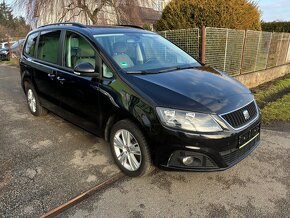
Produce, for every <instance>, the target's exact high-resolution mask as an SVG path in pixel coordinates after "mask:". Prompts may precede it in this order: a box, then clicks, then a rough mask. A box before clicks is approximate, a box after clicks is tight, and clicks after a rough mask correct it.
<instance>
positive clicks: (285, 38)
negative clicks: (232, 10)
mask: <svg viewBox="0 0 290 218" xmlns="http://www.w3.org/2000/svg"><path fill="white" fill-rule="evenodd" d="M159 34H161V35H162V36H164V37H165V38H167V39H168V40H170V41H172V42H173V43H174V44H176V45H177V46H179V47H180V48H182V49H183V50H185V51H187V53H189V54H190V55H191V56H193V57H194V58H196V59H199V60H201V59H202V58H201V55H202V54H203V53H204V54H205V57H204V58H205V64H207V65H210V66H212V67H215V68H217V69H220V70H223V71H225V72H227V73H229V74H231V75H233V76H235V75H239V74H245V73H250V72H254V71H258V70H264V69H267V68H271V67H275V66H279V65H283V64H285V63H290V33H276V32H273V33H270V32H261V31H252V30H247V31H245V30H233V29H225V28H213V27H207V28H206V34H205V39H201V35H200V30H199V29H198V28H195V29H183V30H172V31H163V32H160V33H159ZM203 41H204V42H205V51H204V52H200V48H201V47H202V45H201V43H202V42H203Z"/></svg>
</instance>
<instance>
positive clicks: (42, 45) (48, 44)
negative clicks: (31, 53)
mask: <svg viewBox="0 0 290 218" xmlns="http://www.w3.org/2000/svg"><path fill="white" fill-rule="evenodd" d="M60 33H61V31H60V30H57V31H49V32H48V31H45V32H42V33H41V35H40V37H39V42H38V48H37V58H38V59H40V60H43V61H46V62H49V63H53V64H57V60H58V48H59V39H60Z"/></svg>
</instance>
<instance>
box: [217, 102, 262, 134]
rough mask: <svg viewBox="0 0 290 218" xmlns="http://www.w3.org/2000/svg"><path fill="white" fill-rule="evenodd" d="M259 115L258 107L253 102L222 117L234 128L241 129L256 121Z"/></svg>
mask: <svg viewBox="0 0 290 218" xmlns="http://www.w3.org/2000/svg"><path fill="white" fill-rule="evenodd" d="M257 114H258V111H257V107H256V104H255V102H254V101H253V102H251V103H250V104H248V105H246V106H244V107H242V108H240V109H238V110H236V111H234V112H231V113H228V114H224V115H222V118H223V119H225V120H226V121H227V122H228V123H229V124H230V125H231V126H232V127H234V128H239V127H242V126H244V125H245V124H247V123H249V122H251V121H252V120H253V119H255V117H256V116H257Z"/></svg>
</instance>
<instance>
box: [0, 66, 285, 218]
mask: <svg viewBox="0 0 290 218" xmlns="http://www.w3.org/2000/svg"><path fill="white" fill-rule="evenodd" d="M18 71H19V70H18V69H17V68H13V67H8V66H0V123H1V124H2V125H1V128H0V217H37V216H39V215H41V214H44V213H45V212H47V211H48V210H50V209H52V208H54V207H56V206H58V205H59V204H62V203H65V202H66V201H67V200H69V199H71V198H72V197H74V196H76V195H78V194H79V193H81V192H83V191H86V190H87V189H89V188H91V187H93V186H95V185H96V184H98V183H100V182H102V181H104V180H106V179H107V178H109V177H111V176H112V175H115V174H116V173H117V172H119V171H118V169H117V168H116V166H115V165H114V164H113V161H112V158H111V155H110V151H109V147H108V145H107V143H105V142H104V141H103V140H102V139H100V138H98V137H96V136H94V135H91V134H89V133H87V132H85V131H83V130H82V129H80V128H78V127H76V126H74V125H72V124H70V123H68V122H66V121H64V120H63V119H61V118H59V117H57V116H55V115H53V114H51V113H50V114H49V115H47V116H45V117H42V118H36V117H33V116H32V115H30V113H29V112H28V109H27V106H26V102H25V96H24V94H23V92H22V90H21V88H20V85H19V84H20V81H19V72H18ZM287 130H290V125H287V124H284V125H283V126H280V128H279V125H275V127H273V128H271V127H267V129H263V130H262V140H263V142H262V144H261V145H260V146H259V147H258V148H257V149H256V150H255V151H254V152H253V153H252V154H251V155H250V156H249V157H247V158H246V159H245V160H243V161H242V162H241V163H239V164H238V165H236V166H235V167H233V168H231V169H229V170H227V171H223V172H211V173H183V172H166V171H160V170H156V171H155V172H154V173H152V175H150V176H147V177H145V178H134V179H131V178H125V179H123V180H120V181H119V182H117V183H115V184H114V185H112V186H111V187H109V188H107V189H105V190H102V191H100V192H98V193H95V194H94V195H93V196H91V197H90V198H88V199H87V200H85V201H83V202H82V203H80V204H78V205H76V206H74V207H72V208H71V209H69V210H67V211H65V212H64V213H62V214H60V215H59V217H289V214H290V171H289V167H290V136H289V131H287Z"/></svg>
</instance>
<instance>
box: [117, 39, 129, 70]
mask: <svg viewBox="0 0 290 218" xmlns="http://www.w3.org/2000/svg"><path fill="white" fill-rule="evenodd" d="M113 49H114V56H113V58H114V60H115V61H116V62H117V63H118V65H119V66H120V67H121V68H129V67H133V66H134V63H133V61H132V60H131V58H130V57H129V56H128V55H127V54H126V53H127V48H126V44H125V42H116V43H115V44H114V47H113Z"/></svg>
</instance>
